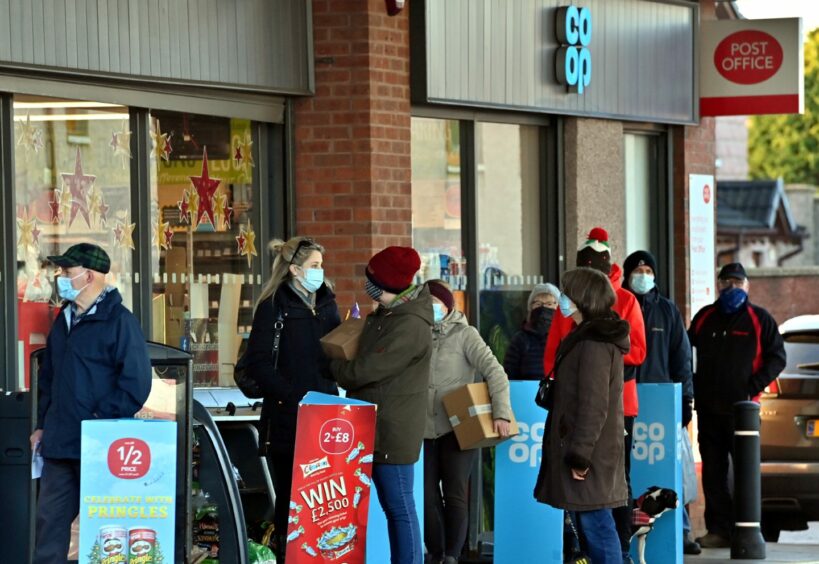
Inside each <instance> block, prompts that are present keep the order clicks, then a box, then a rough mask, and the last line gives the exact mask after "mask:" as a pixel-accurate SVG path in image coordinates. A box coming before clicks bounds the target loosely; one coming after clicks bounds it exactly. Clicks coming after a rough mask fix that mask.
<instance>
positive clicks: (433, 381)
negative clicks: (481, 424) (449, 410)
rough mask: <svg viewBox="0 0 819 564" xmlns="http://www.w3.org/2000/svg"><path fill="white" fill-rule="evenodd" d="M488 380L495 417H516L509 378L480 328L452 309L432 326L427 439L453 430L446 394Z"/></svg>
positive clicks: (493, 415) (507, 418)
mask: <svg viewBox="0 0 819 564" xmlns="http://www.w3.org/2000/svg"><path fill="white" fill-rule="evenodd" d="M478 376H481V377H483V379H484V380H486V384H487V386H488V387H489V396H490V399H491V402H492V418H493V419H506V420H507V421H511V420H512V406H511V404H510V403H509V380H508V379H507V378H506V373H505V372H504V371H503V367H501V365H500V364H499V363H498V360H497V359H496V358H495V355H494V354H493V353H492V349H490V348H489V346H487V344H486V343H485V342H484V340H483V339H482V338H481V335H480V333H478V330H477V329H475V328H474V327H472V326H471V325H469V324H468V323H467V321H466V317H465V316H464V314H463V313H461V312H460V311H452V312H451V313H450V314H449V315H447V316H446V317H445V318H444V320H443V322H441V323H439V324H435V325H434V327H433V329H432V362H431V369H430V378H429V391H428V394H427V422H426V431H425V432H424V438H425V439H437V438H438V437H440V436H442V435H445V434H447V433H451V432H452V424H451V423H450V422H449V417H447V414H446V409H444V405H443V401H442V399H443V397H444V396H445V395H447V394H448V393H450V392H453V391H455V390H457V389H458V388H461V387H463V386H465V385H467V384H474V383H475V382H476V380H477V377H478Z"/></svg>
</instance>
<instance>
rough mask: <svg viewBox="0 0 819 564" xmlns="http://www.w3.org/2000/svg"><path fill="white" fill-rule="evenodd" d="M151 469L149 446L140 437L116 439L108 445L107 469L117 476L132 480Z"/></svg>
mask: <svg viewBox="0 0 819 564" xmlns="http://www.w3.org/2000/svg"><path fill="white" fill-rule="evenodd" d="M150 469H151V447H149V446H148V443H146V442H145V441H143V440H142V439H135V438H127V439H117V440H116V441H114V442H113V443H111V446H109V447H108V470H110V471H111V474H113V475H114V476H116V477H117V478H123V479H126V480H134V479H136V478H141V477H143V476H144V475H145V474H147V473H148V470H150Z"/></svg>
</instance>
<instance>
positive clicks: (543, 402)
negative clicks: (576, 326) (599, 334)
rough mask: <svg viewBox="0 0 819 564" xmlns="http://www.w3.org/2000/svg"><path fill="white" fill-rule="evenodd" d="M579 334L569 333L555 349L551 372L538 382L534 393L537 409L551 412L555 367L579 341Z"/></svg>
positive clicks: (575, 332)
mask: <svg viewBox="0 0 819 564" xmlns="http://www.w3.org/2000/svg"><path fill="white" fill-rule="evenodd" d="M579 334H580V332H579V331H578V330H575V331H573V332H572V333H569V335H568V336H567V337H566V338H565V339H563V341H562V342H561V343H560V346H559V347H558V349H557V355H556V358H555V365H554V366H553V367H552V371H551V372H550V373H549V374H548V375H547V376H546V377H545V378H542V379H541V380H540V385H538V387H537V393H535V404H536V405H537V406H538V407H542V408H543V409H546V410H548V411H551V410H552V408H553V407H554V395H555V374H557V367H558V366H560V363H561V362H562V361H563V359H564V358H565V357H566V355H567V354H569V351H570V350H572V348H573V347H574V345H575V344H576V343H577V341H578V340H579V338H578V335H579Z"/></svg>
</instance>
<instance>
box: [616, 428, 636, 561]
mask: <svg viewBox="0 0 819 564" xmlns="http://www.w3.org/2000/svg"><path fill="white" fill-rule="evenodd" d="M623 427H624V428H625V431H626V435H625V437H624V439H623V440H624V446H625V451H624V454H625V459H626V486H627V487H628V505H624V506H623V507H615V508H614V509H612V510H611V514H612V517H614V526H615V527H617V536H618V537H620V547H621V548H622V550H623V554H624V555H625V554H628V552H629V551H630V550H631V506H632V505H634V498H633V496H632V494H631V433H632V431H633V430H634V417H623Z"/></svg>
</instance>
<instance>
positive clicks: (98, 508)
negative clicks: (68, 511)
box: [79, 419, 177, 564]
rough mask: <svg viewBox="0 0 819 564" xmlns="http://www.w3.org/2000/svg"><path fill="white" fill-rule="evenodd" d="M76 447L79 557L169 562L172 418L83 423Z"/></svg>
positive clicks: (89, 561)
mask: <svg viewBox="0 0 819 564" xmlns="http://www.w3.org/2000/svg"><path fill="white" fill-rule="evenodd" d="M81 448H82V450H81V455H80V456H81V459H80V553H79V561H80V562H82V563H83V564H108V563H116V562H121V563H125V562H132V563H134V562H146V563H147V562H173V560H174V544H175V539H174V535H175V523H176V520H175V513H176V464H177V459H176V422H175V421H146V420H140V419H115V420H108V421H104V420H94V421H83V423H82V447H81ZM101 455H103V456H101Z"/></svg>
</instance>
